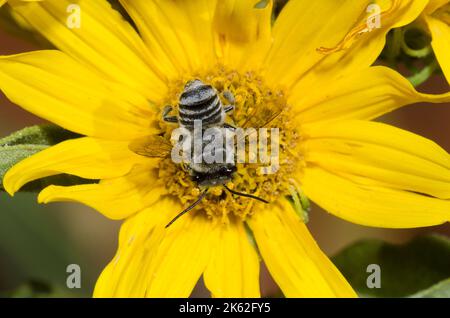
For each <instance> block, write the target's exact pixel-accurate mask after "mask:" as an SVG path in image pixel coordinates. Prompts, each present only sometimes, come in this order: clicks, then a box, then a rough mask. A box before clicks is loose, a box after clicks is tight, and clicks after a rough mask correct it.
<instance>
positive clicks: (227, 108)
mask: <svg viewBox="0 0 450 318" xmlns="http://www.w3.org/2000/svg"><path fill="white" fill-rule="evenodd" d="M233 110H234V105H228V106H225V107H224V108H223V111H224V112H225V113H229V112H231V111H233Z"/></svg>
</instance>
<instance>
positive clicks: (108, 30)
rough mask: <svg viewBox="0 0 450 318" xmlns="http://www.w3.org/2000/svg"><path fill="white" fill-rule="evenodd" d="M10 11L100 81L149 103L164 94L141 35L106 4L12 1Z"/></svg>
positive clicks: (67, 0) (97, 1) (93, 0)
mask: <svg viewBox="0 0 450 318" xmlns="http://www.w3.org/2000/svg"><path fill="white" fill-rule="evenodd" d="M11 5H13V7H14V9H15V12H17V13H18V14H19V15H20V16H21V17H22V18H23V19H25V21H26V22H27V23H28V24H29V25H30V26H32V27H33V28H35V29H36V30H37V31H38V32H40V33H41V34H42V35H44V36H45V37H46V38H47V39H48V40H49V41H51V42H52V43H53V44H54V45H55V46H56V47H58V48H59V49H61V50H62V51H64V52H66V53H67V54H69V55H70V56H72V57H74V58H75V59H76V60H78V61H80V62H82V63H84V64H85V65H88V66H89V67H91V68H92V69H95V70H96V71H97V72H99V73H100V74H102V75H103V76H107V77H109V78H111V79H113V80H115V81H117V82H119V83H122V84H123V85H127V86H128V87H130V88H132V89H135V90H137V91H138V92H140V93H141V94H143V95H144V96H146V97H147V98H149V99H150V100H153V101H156V100H159V99H160V96H161V94H162V92H164V91H165V90H166V85H165V84H164V82H163V81H162V80H161V79H160V78H159V77H158V76H156V75H155V73H154V72H153V71H152V65H151V64H150V63H149V61H150V58H149V57H150V53H149V52H148V49H147V48H146V47H145V45H144V43H143V42H142V40H141V39H140V37H139V35H138V34H137V33H136V32H135V31H134V30H133V28H132V27H131V26H130V25H129V24H128V23H127V22H126V21H125V20H124V19H123V18H122V17H121V15H120V14H119V13H118V12H117V11H115V10H113V9H112V8H111V5H110V4H109V3H108V2H107V1H106V0H78V1H76V2H75V3H74V1H72V0H45V1H41V2H38V3H36V2H33V3H26V4H24V3H23V2H22V3H21V2H17V1H16V2H14V3H11ZM74 5H76V6H78V7H74ZM78 14H79V15H78ZM78 22H80V24H79V25H77V23H78ZM78 26H79V27H78Z"/></svg>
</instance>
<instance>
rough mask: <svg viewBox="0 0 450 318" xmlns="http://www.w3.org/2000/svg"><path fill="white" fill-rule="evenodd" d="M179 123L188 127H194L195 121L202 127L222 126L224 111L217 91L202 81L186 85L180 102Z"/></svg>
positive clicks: (194, 81)
mask: <svg viewBox="0 0 450 318" xmlns="http://www.w3.org/2000/svg"><path fill="white" fill-rule="evenodd" d="M178 111H179V115H178V116H179V122H180V124H181V125H183V126H186V127H189V128H191V127H194V121H195V120H201V121H202V125H203V126H204V127H205V126H213V125H220V124H222V122H223V118H224V110H223V107H222V103H221V101H220V98H219V96H218V95H217V91H216V90H215V89H214V88H213V87H212V86H211V85H206V84H204V83H203V82H202V81H200V80H193V81H190V82H188V83H187V84H186V86H185V88H184V91H183V93H182V94H181V97H180V101H179V110H178Z"/></svg>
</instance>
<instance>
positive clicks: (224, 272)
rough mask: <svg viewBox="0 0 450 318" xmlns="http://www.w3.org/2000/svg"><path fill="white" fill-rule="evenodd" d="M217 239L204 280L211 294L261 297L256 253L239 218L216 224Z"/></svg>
mask: <svg viewBox="0 0 450 318" xmlns="http://www.w3.org/2000/svg"><path fill="white" fill-rule="evenodd" d="M218 226H219V228H220V233H219V237H218V239H217V243H216V245H215V246H213V255H212V259H211V262H210V263H209V264H208V266H207V267H206V271H205V273H204V276H203V277H204V280H205V285H206V287H207V288H208V289H209V290H210V291H211V294H212V295H213V297H222V298H230V297H233V298H242V297H260V291H259V257H258V254H257V252H256V251H255V248H254V247H253V246H252V244H251V243H250V241H249V239H250V238H249V237H248V234H247V233H246V230H245V228H244V224H243V223H242V222H236V223H230V224H225V225H222V224H220V225H218Z"/></svg>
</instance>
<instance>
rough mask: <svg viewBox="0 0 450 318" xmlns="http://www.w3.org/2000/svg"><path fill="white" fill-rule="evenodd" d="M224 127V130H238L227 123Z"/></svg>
mask: <svg viewBox="0 0 450 318" xmlns="http://www.w3.org/2000/svg"><path fill="white" fill-rule="evenodd" d="M223 127H224V128H227V129H231V130H236V127H234V126H232V125H230V124H227V123H224V124H223Z"/></svg>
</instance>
